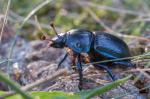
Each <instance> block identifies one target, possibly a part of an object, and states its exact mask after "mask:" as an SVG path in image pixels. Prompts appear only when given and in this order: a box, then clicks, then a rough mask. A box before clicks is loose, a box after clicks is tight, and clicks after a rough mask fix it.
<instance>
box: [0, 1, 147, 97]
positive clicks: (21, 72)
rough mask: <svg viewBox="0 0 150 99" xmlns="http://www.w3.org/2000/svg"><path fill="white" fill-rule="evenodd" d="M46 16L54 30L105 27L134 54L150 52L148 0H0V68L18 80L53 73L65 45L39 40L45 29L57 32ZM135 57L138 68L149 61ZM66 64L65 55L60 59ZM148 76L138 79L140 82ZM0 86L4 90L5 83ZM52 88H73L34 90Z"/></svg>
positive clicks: (23, 80) (30, 79)
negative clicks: (60, 45) (60, 46)
mask: <svg viewBox="0 0 150 99" xmlns="http://www.w3.org/2000/svg"><path fill="white" fill-rule="evenodd" d="M50 22H54V24H55V27H56V29H57V31H58V33H62V32H67V31H69V30H71V29H74V28H85V29H88V30H90V31H106V32H108V33H112V34H113V35H116V36H118V37H120V38H122V39H123V40H124V41H125V42H126V43H127V44H128V45H129V47H130V49H131V54H132V55H141V54H143V53H145V52H150V24H149V23H150V1H149V0H136V1H135V0H0V62H1V63H0V66H1V67H0V68H1V71H4V72H6V73H7V74H8V75H9V76H10V77H11V78H12V79H13V80H15V81H16V82H18V83H19V84H20V85H27V84H28V83H31V82H33V81H35V80H36V79H38V78H41V77H45V76H47V75H48V74H51V73H53V72H54V71H55V70H54V67H56V65H57V63H58V62H59V61H60V59H61V58H62V57H63V56H64V53H65V50H63V49H53V48H47V47H46V45H47V43H48V42H47V41H42V40H40V38H41V36H42V35H43V34H47V35H49V37H50V38H52V37H54V36H55V34H54V32H53V31H52V29H51V28H50V26H49V24H50ZM134 62H135V63H139V64H140V65H139V66H141V67H142V68H144V66H150V65H147V64H149V60H148V59H139V60H134ZM69 64H70V60H69V59H68V60H67V61H66V62H64V64H63V65H64V66H69ZM53 70H54V71H53ZM125 74H126V73H125ZM137 74H139V73H137ZM64 81H65V80H64ZM146 81H147V80H146ZM57 82H58V81H57ZM62 82H63V81H60V82H59V83H62ZM148 82H149V80H148V81H147V82H145V80H142V84H143V86H145V84H147V83H148ZM63 83H64V82H63ZM68 83H69V82H68ZM144 83H145V84H144ZM53 84H54V82H51V83H50V85H53ZM69 84H70V86H73V84H71V83H69ZM69 84H68V85H69ZM140 84H141V82H140ZM50 85H49V86H50ZM59 85H60V84H58V86H59ZM66 85H67V84H66ZM64 86H65V84H64ZM74 86H77V85H76V84H75V85H74ZM133 87H135V86H132V87H131V89H134V88H133ZM0 88H1V89H3V88H4V89H5V90H7V88H6V87H5V86H4V85H3V84H2V86H0ZM136 88H137V89H138V87H136ZM136 88H135V89H136ZM53 89H54V90H55V89H57V90H67V91H75V90H76V89H67V88H66V89H64V88H63V87H62V88H61V87H60V86H59V88H55V87H53V88H52V87H48V88H45V89H42V88H41V89H40V88H39V89H37V90H44V91H48V90H53ZM148 93H149V96H150V92H148ZM115 95H116V94H114V96H115ZM106 99H108V98H106ZM134 99H138V98H134ZM143 99H146V98H143Z"/></svg>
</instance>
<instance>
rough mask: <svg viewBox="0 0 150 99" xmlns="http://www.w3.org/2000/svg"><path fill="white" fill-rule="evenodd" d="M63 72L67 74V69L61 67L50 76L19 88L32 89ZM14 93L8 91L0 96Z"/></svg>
mask: <svg viewBox="0 0 150 99" xmlns="http://www.w3.org/2000/svg"><path fill="white" fill-rule="evenodd" d="M64 74H67V70H66V69H61V70H59V71H57V72H55V73H54V74H52V75H51V76H49V77H47V78H41V79H39V80H37V81H35V82H34V83H31V84H28V85H26V86H24V87H22V88H21V89H22V90H23V91H27V90H30V89H32V88H34V87H36V86H39V85H40V84H43V83H45V82H47V81H49V80H53V79H56V78H57V77H60V76H62V75H64ZM14 94H16V93H15V92H8V93H6V94H5V95H4V96H1V97H2V98H3V99H4V98H6V97H9V96H12V95H14Z"/></svg>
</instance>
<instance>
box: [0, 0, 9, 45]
mask: <svg viewBox="0 0 150 99" xmlns="http://www.w3.org/2000/svg"><path fill="white" fill-rule="evenodd" d="M10 3H11V0H8V3H7V8H6V13H5V16H4V21H3V24H2V29H1V33H0V43H1V41H2V36H3V31H4V27H5V24H6V23H7V16H8V12H9V8H10Z"/></svg>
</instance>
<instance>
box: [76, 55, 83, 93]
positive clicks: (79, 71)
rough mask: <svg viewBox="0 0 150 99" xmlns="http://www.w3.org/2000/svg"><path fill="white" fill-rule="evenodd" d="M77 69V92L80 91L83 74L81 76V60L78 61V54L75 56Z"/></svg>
mask: <svg viewBox="0 0 150 99" xmlns="http://www.w3.org/2000/svg"><path fill="white" fill-rule="evenodd" d="M77 69H78V73H79V85H78V88H79V90H82V86H83V84H82V82H83V81H82V80H83V74H82V65H81V60H80V54H79V55H78V56H77Z"/></svg>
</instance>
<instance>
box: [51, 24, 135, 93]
mask: <svg viewBox="0 0 150 99" xmlns="http://www.w3.org/2000/svg"><path fill="white" fill-rule="evenodd" d="M51 27H52V28H53V30H54V32H55V34H56V36H55V37H54V38H52V39H51V40H50V44H49V46H50V47H53V48H60V49H62V48H64V47H67V48H68V49H70V50H71V51H72V53H73V62H74V63H75V64H76V66H77V70H78V73H79V85H78V88H79V89H80V90H81V89H82V85H83V84H82V79H83V74H82V64H81V56H82V55H81V54H82V53H86V54H88V56H89V61H90V63H93V62H99V61H103V60H113V59H118V58H126V57H130V56H131V55H130V51H129V48H128V46H127V44H126V43H125V42H124V41H123V40H121V39H120V38H118V37H116V36H114V35H112V34H109V33H106V32H101V31H97V32H91V31H89V30H86V29H72V30H70V31H68V32H66V33H61V34H58V33H57V32H56V29H55V27H54V24H51ZM68 54H69V52H67V53H66V54H65V56H64V57H63V59H62V60H61V61H60V62H59V64H58V68H59V67H60V65H61V64H62V63H63V61H64V60H65V59H66V58H67V56H68ZM115 65H119V66H123V67H134V64H133V63H132V62H131V60H130V59H125V60H120V61H112V62H105V63H98V64H93V66H94V67H96V68H97V69H104V70H106V71H107V73H108V74H109V75H110V77H111V79H112V80H113V81H115V80H116V77H115V75H114V74H113V73H112V70H111V68H112V67H113V66H115Z"/></svg>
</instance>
